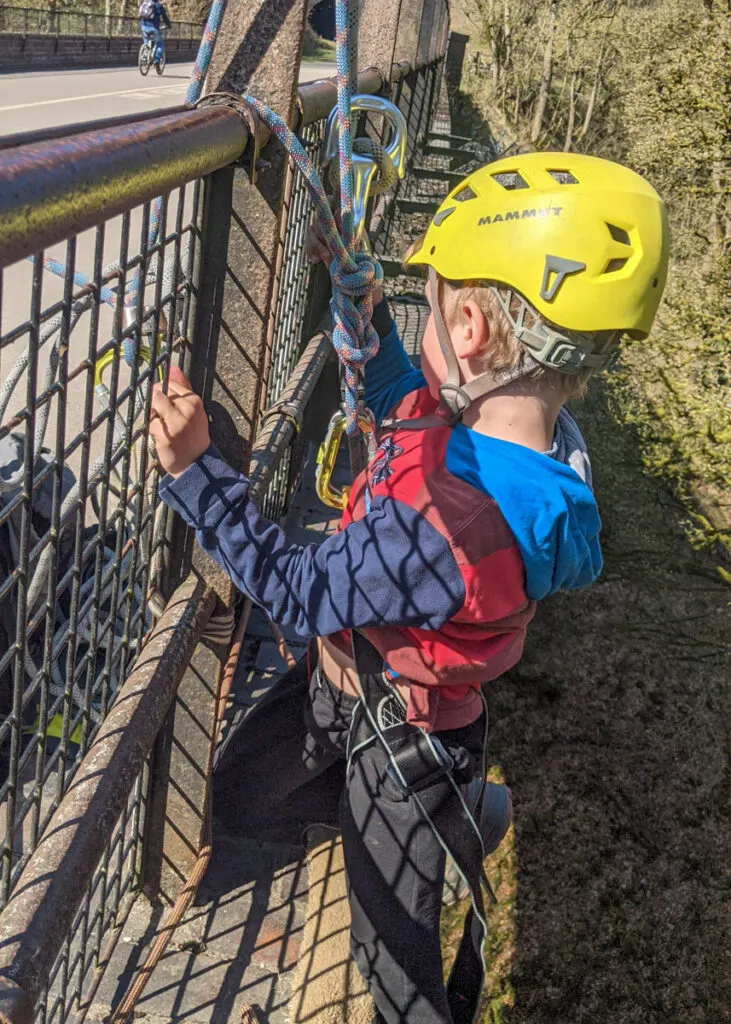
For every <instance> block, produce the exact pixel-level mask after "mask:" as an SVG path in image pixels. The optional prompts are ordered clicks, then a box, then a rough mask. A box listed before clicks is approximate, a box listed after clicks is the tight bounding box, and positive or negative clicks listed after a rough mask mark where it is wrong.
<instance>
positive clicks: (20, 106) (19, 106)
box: [0, 85, 183, 112]
mask: <svg viewBox="0 0 731 1024" xmlns="http://www.w3.org/2000/svg"><path fill="white" fill-rule="evenodd" d="M182 91H183V90H182V88H181V86H179V85H159V86H156V87H154V88H151V87H150V86H149V85H148V86H147V87H146V88H145V89H121V90H119V89H117V90H115V91H114V92H95V93H92V94H91V95H90V96H64V97H63V99H56V100H38V102H37V103H15V104H13V106H11V107H0V112H2V111H5V110H26V109H27V108H28V107H48V106H51V104H52V103H78V102H81V101H82V100H99V99H102V98H103V97H104V96H124V97H130V98H131V97H132V96H134V95H135V94H137V93H147V96H146V97H145V96H141V97H140V99H146V98H149V96H150V94H152V95H153V96H159V95H161V94H164V93H169V92H182Z"/></svg>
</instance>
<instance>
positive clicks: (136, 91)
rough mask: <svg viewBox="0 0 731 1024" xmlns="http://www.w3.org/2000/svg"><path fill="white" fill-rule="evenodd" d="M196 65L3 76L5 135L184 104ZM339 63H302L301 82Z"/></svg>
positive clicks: (0, 111) (0, 112)
mask: <svg viewBox="0 0 731 1024" xmlns="http://www.w3.org/2000/svg"><path fill="white" fill-rule="evenodd" d="M192 68H193V65H192V64H169V65H168V66H167V68H166V69H165V74H164V75H163V76H162V78H158V76H157V75H156V74H155V72H154V71H151V72H150V74H149V75H148V77H147V78H143V77H142V76H141V75H140V73H139V71H138V70H137V68H97V69H95V70H93V71H41V72H35V71H34V72H27V73H25V74H9V75H3V74H0V135H12V134H14V133H15V132H24V131H33V130H35V129H37V128H51V127H54V126H56V125H61V124H78V123H79V122H80V121H95V120H98V119H99V118H102V117H116V116H117V115H119V114H137V113H142V112H143V111H145V110H155V109H157V108H158V107H172V106H175V105H176V104H177V103H182V102H183V100H184V99H185V90H186V88H187V86H188V81H189V79H190V72H191V70H192ZM333 74H335V66H334V64H327V63H321V62H319V61H313V62H312V63H309V62H308V63H306V64H303V65H302V70H301V75H300V81H301V82H311V81H312V80H313V79H315V78H327V77H328V76H330V75H333Z"/></svg>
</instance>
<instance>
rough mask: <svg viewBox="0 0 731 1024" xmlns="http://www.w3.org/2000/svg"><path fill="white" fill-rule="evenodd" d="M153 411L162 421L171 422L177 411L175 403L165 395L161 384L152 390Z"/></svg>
mask: <svg viewBox="0 0 731 1024" xmlns="http://www.w3.org/2000/svg"><path fill="white" fill-rule="evenodd" d="M152 411H153V412H154V413H156V414H157V415H158V416H159V417H160V419H161V420H169V419H170V418H171V417H173V416H175V413H176V409H175V403H174V402H173V401H172V399H170V398H168V396H167V395H165V394H163V390H162V388H161V387H160V385H159V384H156V385H155V387H154V388H153V389H152Z"/></svg>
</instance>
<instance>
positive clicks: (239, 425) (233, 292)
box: [144, 0, 307, 900]
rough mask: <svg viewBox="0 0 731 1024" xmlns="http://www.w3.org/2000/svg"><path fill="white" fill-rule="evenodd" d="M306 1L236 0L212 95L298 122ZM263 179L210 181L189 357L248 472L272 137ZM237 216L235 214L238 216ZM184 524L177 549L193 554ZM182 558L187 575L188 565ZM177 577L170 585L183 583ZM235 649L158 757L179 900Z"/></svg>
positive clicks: (157, 783)
mask: <svg viewBox="0 0 731 1024" xmlns="http://www.w3.org/2000/svg"><path fill="white" fill-rule="evenodd" d="M306 16H307V0H265V2H264V3H261V0H229V2H228V6H227V8H226V13H225V15H224V19H223V24H222V26H221V30H220V32H219V34H218V40H217V42H216V45H215V48H214V51H213V56H212V59H211V64H210V69H209V73H208V78H207V81H206V88H205V93H206V94H207V93H210V92H220V91H227V92H233V93H236V94H237V95H241V94H242V93H250V94H251V95H254V96H256V97H257V98H258V99H260V100H262V101H263V102H264V103H266V104H267V105H268V106H270V107H271V108H272V109H274V110H276V111H277V113H278V114H280V115H281V116H282V117H283V118H284V119H285V120H286V121H288V123H292V120H293V115H294V111H295V98H296V92H297V81H298V77H299V66H300V57H301V52H302V36H303V33H304V27H305V20H306ZM262 158H263V160H264V161H265V162H266V166H265V167H262V169H261V172H260V174H259V177H258V180H257V183H256V185H252V184H251V183H250V181H249V177H248V172H247V171H246V170H245V169H244V168H242V167H236V168H233V169H231V168H228V169H224V170H222V171H219V172H218V173H217V174H214V175H211V176H210V178H208V179H207V180H206V182H205V186H204V192H205V198H204V204H203V216H202V228H203V230H202V237H201V252H200V260H199V266H200V273H199V278H198V285H199V287H198V304H197V312H196V318H195V327H194V332H193V338H192V339H191V342H192V344H191V347H190V351H189V353H188V361H187V366H188V370H189V373H190V376H191V380H192V382H193V386H194V387H195V388H196V390H197V391H198V392H199V393H200V394H201V395H202V397H203V399H204V402H205V404H206V408H207V409H208V412H209V416H210V419H211V436H212V440H213V441H214V443H215V444H216V445H217V447H218V448H219V450H220V451H221V452H222V453H223V454H224V455H225V457H226V458H227V460H228V461H229V463H230V464H231V465H233V466H234V467H236V468H238V469H241V470H246V469H247V466H248V462H249V452H250V447H251V443H252V439H253V436H254V434H255V432H256V428H257V421H258V419H259V412H260V408H261V403H262V400H263V394H264V392H263V388H264V387H265V382H263V376H264V372H265V367H266V365H267V362H268V356H267V345H268V344H269V343H270V341H271V335H272V332H271V318H272V316H273V314H274V308H273V307H274V304H275V301H276V299H275V297H276V288H277V281H276V278H277V274H276V273H275V269H274V268H275V267H276V266H277V250H278V247H279V245H280V244H281V237H280V226H281V221H282V216H283V213H282V211H283V199H284V190H285V180H286V170H287V154H286V152H285V150H284V148H283V147H282V146H281V144H280V143H279V142H278V141H277V139H276V138H274V137H273V136H272V137H271V138H270V140H269V142H268V144H267V146H266V147H265V149H264V150H263V154H262ZM229 214H230V216H229ZM192 547H193V546H192V537H191V535H190V531H188V530H187V529H186V528H185V525H184V524H182V523H178V524H177V525H176V528H175V533H174V536H173V541H172V550H173V551H176V552H177V551H179V552H181V553H182V552H189V553H190V552H191V549H192ZM190 558H191V556H190V554H189V556H188V558H185V559H184V558H182V557H181V558H180V560H179V562H180V564H179V565H178V566H177V567H176V568H177V570H178V571H179V572H183V573H185V572H186V571H187V569H188V566H189V564H190ZM192 562H193V565H192V568H193V571H194V572H195V573H197V574H198V575H200V576H201V577H202V578H203V579H204V580H205V582H206V584H207V585H208V586H210V587H211V588H212V589H214V590H215V591H216V593H217V594H218V597H219V602H220V605H221V606H222V607H223V608H224V609H230V608H231V606H232V604H233V602H234V600H235V591H234V588H233V585H232V583H231V581H230V579H229V578H228V577H227V575H226V574H225V573H224V572H223V570H221V569H220V568H219V567H218V566H217V565H215V563H213V561H212V560H210V559H208V558H207V557H206V556H205V555H204V554H203V552H201V551H200V549H197V548H196V549H194V550H193V553H192ZM175 582H176V580H175V577H174V576H173V577H172V578H171V580H170V581H169V586H174V585H175ZM226 653H227V652H226V647H225V645H224V646H221V645H220V644H210V645H205V646H204V645H202V644H201V645H199V646H198V649H197V651H196V653H195V655H194V657H193V659H192V662H191V665H190V667H189V668H188V670H187V672H186V673H185V676H184V677H183V680H182V682H181V684H180V688H179V690H178V698H177V701H176V704H175V706H174V708H173V710H172V712H171V716H170V718H169V720H168V724H167V727H166V729H165V730H163V733H162V734H161V736H160V738H159V740H158V743H157V746H156V749H155V752H154V757H153V762H152V763H153V766H154V769H153V773H154V774H153V780H152V792H151V795H150V803H149V807H150V810H149V812H148V816H147V820H148V823H149V830H148V833H147V835H146V841H145V866H144V887H145V891H146V892H147V894H148V896H157V895H160V896H162V897H163V898H164V899H165V900H174V899H175V898H176V896H177V895H178V893H179V892H180V889H181V887H182V885H183V884H184V880H185V878H186V877H187V876H188V875H189V874H190V871H191V870H192V867H193V865H194V864H195V862H196V860H197V858H198V854H199V852H200V849H201V846H202V844H203V841H204V829H203V824H204V818H205V806H206V794H207V778H206V770H205V767H206V765H208V764H209V763H210V753H211V746H212V744H213V743H214V741H215V738H214V728H213V724H214V716H215V710H216V703H217V698H218V691H219V687H220V679H221V669H222V665H223V662H224V660H225V657H226Z"/></svg>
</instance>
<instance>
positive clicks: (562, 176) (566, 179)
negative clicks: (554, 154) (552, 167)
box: [548, 171, 579, 185]
mask: <svg viewBox="0 0 731 1024" xmlns="http://www.w3.org/2000/svg"><path fill="white" fill-rule="evenodd" d="M548 173H549V174H550V175H551V177H552V178H553V180H554V181H557V182H558V183H559V185H578V184H579V179H578V178H575V177H574V176H573V174H572V173H571V171H549V172H548Z"/></svg>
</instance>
